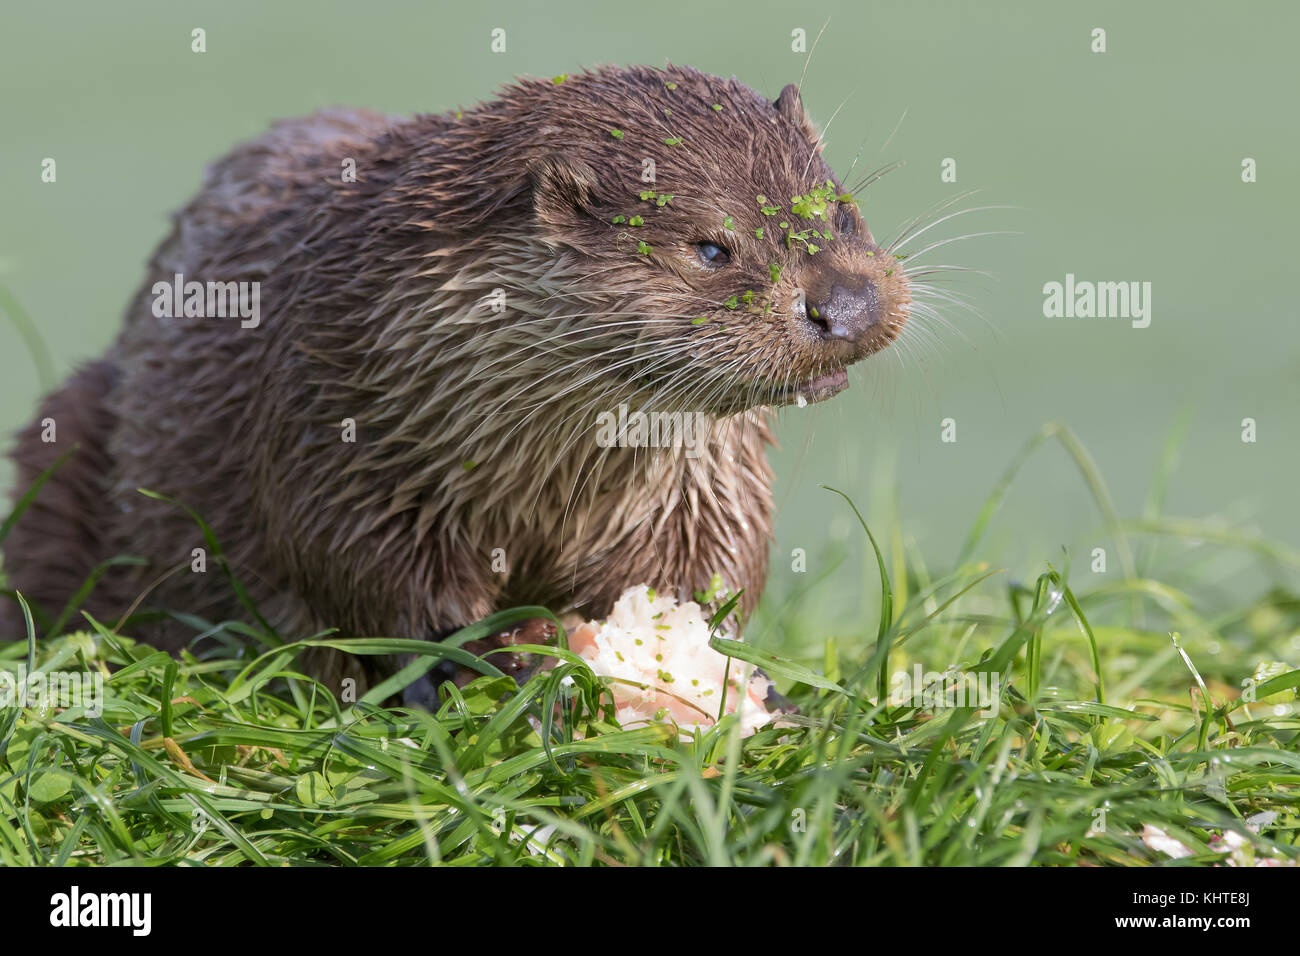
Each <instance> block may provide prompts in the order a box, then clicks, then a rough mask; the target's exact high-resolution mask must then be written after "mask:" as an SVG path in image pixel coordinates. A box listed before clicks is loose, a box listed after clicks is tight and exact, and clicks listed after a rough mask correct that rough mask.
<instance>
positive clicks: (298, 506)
mask: <svg viewBox="0 0 1300 956" xmlns="http://www.w3.org/2000/svg"><path fill="white" fill-rule="evenodd" d="M647 160H648V161H652V163H653V169H654V179H653V183H647V182H646V180H645V179H643V172H644V171H645V170H646V169H647V168H649V164H648V163H647ZM348 161H353V162H355V169H356V177H355V181H345V177H343V176H341V175H340V169H341V168H342V166H343V165H344V164H345V163H347V162H348ZM828 182H829V183H833V184H834V187H835V188H834V190H833V191H828V192H826V193H821V194H817V193H815V192H814V191H816V190H818V189H819V188H821V187H823V186H824V184H826V183H828ZM841 188H842V187H841V186H840V183H839V180H838V179H837V178H836V177H835V175H834V173H833V172H832V171H831V170H830V168H829V167H828V166H827V165H826V163H825V162H824V161H823V159H822V157H821V150H820V141H819V139H818V136H817V133H816V130H815V129H814V127H813V125H812V123H811V122H810V121H809V119H808V117H807V116H806V114H805V112H804V110H803V107H802V104H801V102H800V98H799V95H798V91H797V90H796V89H795V87H793V86H789V87H786V89H785V90H784V91H783V92H782V93H781V95H780V96H779V97H778V98H777V100H776V101H775V102H772V101H769V100H767V99H765V98H764V97H762V96H760V95H759V94H758V93H756V92H755V91H753V90H752V89H750V88H749V87H747V86H745V85H744V84H743V83H741V82H739V81H737V80H736V79H720V78H718V77H714V76H710V75H707V74H703V73H700V72H697V71H695V70H692V69H689V68H682V67H673V66H670V67H667V68H665V69H663V70H659V69H650V68H629V69H621V68H614V67H602V68H597V69H594V70H591V71H588V72H584V73H581V74H576V75H570V76H568V77H567V78H564V79H563V81H562V82H555V81H551V80H535V79H526V80H521V81H519V82H517V83H515V84H513V85H510V86H508V87H507V88H505V89H504V90H503V91H502V92H501V93H500V95H499V96H498V97H497V98H495V99H493V100H491V101H489V102H486V103H484V104H482V105H479V106H477V107H475V108H473V109H469V110H466V111H465V112H463V113H449V114H443V115H438V116H417V117H415V118H413V119H400V118H395V117H386V116H383V115H380V114H377V113H372V112H366V111H341V110H335V111H326V112H321V113H317V114H315V115H313V116H310V117H307V118H304V119H296V120H291V121H287V122H281V123H278V124H276V125H275V126H273V127H272V128H271V130H270V131H269V132H267V133H266V134H265V135H263V136H262V137H260V138H259V139H257V140H255V141H253V142H251V143H248V144H245V145H243V146H241V147H238V148H237V149H235V150H234V151H233V152H232V153H230V154H229V155H228V156H226V157H225V158H224V159H222V160H221V161H219V162H218V163H216V164H215V165H214V166H213V167H212V168H211V169H210V170H209V172H208V174H207V178H206V181H205V183H204V185H203V188H202V190H201V191H200V193H199V194H198V196H197V197H196V198H195V199H194V200H193V201H192V202H191V203H190V204H189V205H188V206H187V207H186V208H185V209H184V210H182V211H181V212H180V213H179V214H178V215H177V216H176V217H175V226H174V228H173V230H172V232H171V234H170V235H169V236H168V237H167V239H166V240H165V241H164V242H163V243H162V244H161V246H160V247H159V248H158V250H157V251H156V252H155V254H154V256H153V258H152V260H151V262H150V265H149V270H148V276H147V278H146V279H145V282H144V284H143V285H142V287H141V289H140V292H139V294H138V295H137V296H136V297H135V298H134V299H133V300H132V301H131V304H130V306H129V308H128V309H127V312H126V315H125V320H124V327H123V329H122V331H121V334H120V336H119V338H118V339H117V341H116V342H115V344H113V346H112V347H111V348H110V349H109V351H108V353H107V354H106V355H105V356H104V358H103V359H102V360H100V361H97V362H93V363H91V364H89V365H87V366H85V367H83V368H82V369H81V370H79V371H78V372H76V373H75V374H74V375H73V376H72V377H71V378H70V379H69V380H68V382H67V383H66V384H65V386H64V387H63V389H62V390H60V391H58V392H56V393H55V394H53V395H51V396H50V397H48V398H47V399H46V400H45V402H44V404H43V405H42V407H41V409H40V411H39V413H38V415H37V420H36V422H35V423H34V424H33V425H31V426H30V427H29V428H27V429H26V430H24V431H23V432H21V433H20V435H19V437H18V444H17V448H16V451H15V453H14V458H15V460H16V462H17V465H18V485H17V487H18V493H19V494H22V493H23V492H24V491H25V490H26V489H27V487H29V486H30V484H31V483H32V482H33V481H34V480H35V479H36V477H37V476H38V475H39V474H40V473H41V472H43V471H44V470H45V469H47V468H49V467H51V465H53V464H54V463H55V461H56V460H57V459H58V458H59V456H60V455H62V454H63V453H64V452H66V451H67V450H68V449H69V448H71V447H73V446H74V445H76V446H77V450H76V451H75V452H73V453H72V455H71V456H69V458H68V459H67V460H66V461H64V462H63V464H62V465H61V466H60V467H59V469H58V470H57V471H56V472H55V473H54V475H53V476H52V478H51V479H50V480H49V482H48V483H47V484H46V485H45V487H44V488H43V489H42V490H41V492H40V493H39V495H38V496H37V498H36V500H35V502H34V503H33V504H32V506H31V507H30V508H29V509H28V510H27V512H26V513H25V514H24V515H23V516H22V518H21V519H20V520H19V521H18V523H17V525H16V526H15V527H14V529H13V531H12V533H11V535H10V536H9V538H8V539H7V541H6V542H5V559H6V560H5V565H6V569H7V573H8V577H9V583H10V586H11V587H12V588H14V589H16V590H17V591H19V592H21V593H22V594H23V595H24V596H25V597H26V598H28V599H29V600H31V601H34V602H36V603H37V604H38V605H41V606H43V607H45V608H46V609H47V610H48V611H50V612H57V611H58V610H59V609H60V608H61V607H62V606H63V604H64V602H66V601H67V600H68V599H69V597H70V596H71V595H72V594H73V592H74V591H75V590H76V588H77V587H78V586H79V585H80V584H81V582H82V581H83V580H84V579H85V578H86V576H87V575H88V574H89V573H90V572H91V570H92V568H94V567H95V566H96V565H97V564H99V563H100V562H102V561H104V560H105V559H107V558H109V557H111V556H113V555H118V554H124V555H135V556H139V557H142V558H144V559H146V562H147V563H145V564H141V565H135V566H121V567H112V568H109V569H108V570H107V572H106V573H105V574H104V576H103V577H102V579H101V580H100V582H99V584H98V586H97V588H96V589H95V591H94V592H93V594H92V595H91V597H90V599H89V600H88V601H87V602H86V608H87V609H88V610H89V611H91V613H93V614H95V615H96V616H97V617H99V618H100V619H102V620H105V621H107V622H109V623H110V624H112V623H113V622H116V621H117V619H118V618H119V617H120V616H121V615H122V614H123V613H124V612H125V611H127V609H128V608H129V607H131V606H133V604H134V603H135V602H136V601H137V599H139V598H140V597H141V595H144V596H145V598H144V602H143V604H142V605H141V607H153V608H159V609H169V610H172V611H177V612H183V613H185V614H190V615H199V616H201V617H203V618H205V619H207V620H210V621H220V620H225V619H240V618H245V617H246V616H247V615H246V614H245V612H244V610H243V608H242V607H241V605H240V603H239V602H238V601H237V599H236V596H235V594H234V592H233V590H232V588H231V587H230V585H229V584H228V582H227V581H226V580H225V579H224V578H223V576H222V575H221V574H220V573H219V572H217V570H216V569H215V567H214V566H213V564H212V563H209V565H208V570H207V572H206V573H196V572H194V571H192V570H191V555H192V550H193V549H194V548H200V547H204V540H203V536H202V533H201V531H200V529H199V528H198V526H197V525H196V523H195V521H194V520H193V518H192V517H191V516H190V515H189V514H188V513H187V512H186V511H185V510H183V509H182V508H180V507H177V506H176V505H175V504H172V503H168V502H165V501H160V500H155V499H152V498H149V497H145V496H143V495H141V494H140V492H139V491H138V489H140V488H145V489H152V490H154V491H157V492H160V493H162V494H165V495H167V496H169V497H170V498H172V499H174V500H175V501H176V502H180V503H183V504H184V505H185V506H187V507H188V508H190V509H193V511H195V512H196V513H197V514H199V515H201V516H202V518H203V519H204V520H205V521H206V522H207V523H208V524H209V525H210V526H211V528H212V530H213V532H214V533H215V535H216V538H217V539H218V540H219V541H220V542H221V544H222V546H223V548H224V550H225V553H226V556H227V559H228V561H229V564H230V567H231V569H232V571H233V573H234V574H235V575H236V576H237V577H238V578H240V579H241V581H242V582H243V584H244V585H245V587H246V588H247V590H248V592H249V595H250V596H251V597H252V599H253V601H254V602H255V603H256V605H257V607H258V609H259V611H260V613H261V614H262V616H263V617H264V618H265V619H266V620H267V621H268V622H269V623H270V624H271V625H272V626H273V627H274V628H275V629H276V631H277V632H278V633H280V634H281V635H283V636H285V637H290V638H303V637H308V636H311V635H312V634H315V633H317V632H319V631H322V630H324V629H327V628H337V629H339V632H340V633H341V634H343V635H345V636H369V635H383V636H394V637H406V638H422V639H436V638H438V637H440V636H443V635H445V634H446V633H447V632H448V631H450V630H452V629H455V628H458V627H460V626H463V625H465V624H467V623H470V622H473V621H475V620H478V619H480V618H482V617H484V616H485V615H487V614H489V613H490V612H492V611H494V610H498V609H501V608H504V607H509V606H514V605H519V604H542V605H546V606H549V607H552V608H554V609H556V610H570V609H571V610H577V611H580V612H582V613H584V614H586V615H601V614H604V613H606V612H607V611H608V609H609V607H610V606H611V605H612V603H613V601H614V599H615V598H616V597H617V596H618V594H619V593H620V592H621V591H622V590H623V589H624V588H626V587H628V586H630V585H633V584H638V583H646V584H650V585H652V586H656V587H659V588H664V589H672V590H674V591H676V592H678V593H681V594H683V595H689V593H690V592H691V591H692V590H694V589H698V588H703V587H706V586H707V585H708V583H709V581H710V579H711V578H712V577H713V576H714V575H715V574H719V575H721V576H722V578H723V579H724V580H725V581H726V582H727V584H728V585H729V586H731V587H732V588H743V589H744V591H745V607H747V608H752V607H753V605H754V603H755V602H756V601H757V600H758V597H759V595H760V593H761V592H762V589H763V582H764V577H765V574H766V567H767V554H768V548H769V542H770V536H771V527H772V496H771V492H770V484H771V480H772V474H771V472H770V471H769V469H768V466H767V463H766V460H765V447H766V445H767V443H768V442H769V441H770V433H769V428H768V421H769V418H770V416H771V414H772V412H771V409H772V408H773V407H774V406H778V405H784V404H789V403H791V402H794V401H796V400H800V399H807V400H818V399H821V398H825V397H828V396H829V395H830V394H833V393H834V392H836V391H838V390H839V389H840V388H842V387H844V385H845V384H846V382H847V379H846V378H845V376H844V372H843V370H844V369H845V368H846V367H847V366H848V365H849V364H851V363H853V362H856V361H858V360H860V359H862V358H864V357H866V356H868V355H870V354H872V353H873V352H875V351H877V350H878V349H880V348H882V347H884V346H885V345H886V344H888V343H889V342H890V341H892V340H893V338H895V337H896V336H897V334H898V332H899V330H900V328H901V326H902V324H903V323H904V321H905V320H906V317H907V310H908V302H909V293H908V286H907V280H906V278H905V276H904V275H903V272H902V269H901V268H900V267H899V264H898V263H897V262H896V261H895V260H894V259H893V258H892V257H891V256H890V255H889V254H888V253H887V252H885V251H884V250H883V249H881V248H880V247H879V246H878V245H877V244H876V243H875V241H874V239H873V238H872V237H871V233H870V232H869V231H868V229H867V227H866V224H865V222H863V220H862V218H861V215H860V212H859V210H858V208H857V206H856V204H855V203H853V202H852V201H850V200H849V199H848V198H841V197H840V196H839V195H838V193H839V190H840V189H841ZM643 191H649V193H650V194H651V195H650V198H648V199H643V198H641V193H642V192H643ZM810 193H811V195H810ZM664 194H669V195H670V198H668V199H666V200H664V201H663V202H660V199H662V198H663V196H664ZM791 197H804V198H805V199H811V201H812V202H811V205H812V206H816V205H817V204H819V203H820V204H822V205H824V207H825V208H824V209H822V210H819V211H817V212H810V205H809V204H808V203H805V204H804V205H802V206H796V203H795V202H794V201H793V200H792V198H791ZM828 197H829V200H828ZM765 206H766V207H767V208H766V210H765V208H764V207H765ZM774 208H775V209H776V212H774V213H773V212H771V210H772V209H774ZM805 213H806V215H805ZM634 217H639V218H634ZM782 224H784V227H783V226H782ZM810 229H811V230H815V231H816V232H817V233H824V234H825V235H821V236H819V235H810V234H809V233H808V230H810ZM792 234H793V238H791V236H792ZM827 236H829V238H827ZM715 251H716V252H717V253H718V254H717V255H714V253H715ZM177 274H181V275H183V276H184V279H185V281H187V282H188V281H199V282H205V281H209V280H215V281H220V282H231V281H235V282H254V281H255V282H258V283H260V303H261V319H260V323H259V324H258V325H257V326H256V327H255V328H243V327H241V324H240V321H239V320H238V319H237V318H216V317H207V318H197V317H189V318H186V317H174V318H173V317H166V316H159V315H157V314H155V312H156V310H155V309H154V308H153V303H154V300H155V298H156V293H155V292H154V290H153V287H154V285H155V283H159V282H161V283H166V284H171V283H172V282H173V279H174V276H175V275H177ZM494 303H495V304H494ZM502 303H503V304H504V309H501V308H500V305H501V304H502ZM622 403H626V404H627V405H628V407H629V408H630V409H633V410H637V409H639V410H644V411H650V410H662V411H667V412H672V411H677V412H699V413H702V414H703V415H704V416H705V420H706V421H707V423H708V425H709V433H708V439H707V442H705V444H704V446H703V448H702V449H701V450H700V452H699V454H698V457H691V456H689V455H688V454H687V453H686V450H685V449H683V448H682V447H672V448H644V447H640V448H638V447H604V445H605V444H606V443H602V442H600V441H599V440H598V434H597V429H596V427H595V422H596V416H597V414H598V413H599V412H603V411H612V410H615V409H617V407H618V406H619V405H620V404H622ZM47 418H52V419H54V420H55V421H56V422H57V427H58V432H57V439H58V440H57V441H56V442H53V443H49V442H45V441H42V440H41V433H42V425H41V422H42V421H43V420H44V419H47ZM346 422H352V423H354V425H355V436H354V437H355V440H353V441H348V440H345V439H346V438H347V437H348V436H347V429H346V424H345V423H346ZM497 549H500V550H497ZM209 559H211V556H209ZM8 603H9V602H6V604H8ZM4 613H5V615H6V616H5V619H4V623H3V631H2V632H0V637H16V636H19V635H20V634H21V633H22V628H21V625H20V624H19V623H18V622H19V620H20V619H19V618H18V617H17V615H16V614H15V613H14V608H13V607H6V608H5V612H4ZM134 633H136V634H137V635H138V636H141V637H144V638H145V639H147V640H149V641H150V642H151V643H154V644H156V645H157V646H160V647H163V648H166V649H169V650H173V651H174V650H176V649H178V648H180V647H181V646H183V645H184V644H185V643H186V642H188V641H190V640H192V639H193V637H194V635H195V633H196V632H195V629H194V627H193V625H192V624H189V623H182V622H180V621H178V620H176V619H173V618H170V617H163V618H161V619H160V620H155V621H153V622H151V623H142V624H141V625H140V626H139V627H138V628H136V629H135V631H134ZM354 661H355V659H354V658H351V657H350V656H347V655H341V654H336V653H335V654H332V655H330V656H328V657H324V656H322V657H318V658H317V659H316V660H314V661H313V662H311V664H310V665H309V666H311V667H313V668H314V669H315V670H316V671H317V672H318V673H320V674H321V675H322V676H323V677H324V679H326V680H337V679H339V678H340V677H342V676H359V677H360V678H361V679H362V681H363V683H369V682H371V681H373V679H374V678H375V676H376V675H375V673H361V672H358V671H357V670H356V667H357V665H356V664H355V663H354ZM377 666H379V668H380V670H381V671H382V670H384V669H387V670H391V668H392V666H393V665H392V662H387V663H383V664H380V665H377Z"/></svg>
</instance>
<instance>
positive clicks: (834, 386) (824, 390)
mask: <svg viewBox="0 0 1300 956" xmlns="http://www.w3.org/2000/svg"><path fill="white" fill-rule="evenodd" d="M848 387H849V373H848V369H840V370H839V371H837V372H828V373H827V374H825V375H818V376H816V377H815V378H810V379H808V380H807V381H806V382H797V383H795V384H793V385H787V386H785V387H784V388H781V389H778V390H777V393H776V402H775V403H774V404H779V405H791V404H794V405H799V406H800V407H802V406H804V405H810V404H812V403H813V402H824V401H826V399H828V398H830V397H832V396H834V395H838V394H839V393H840V392H842V391H844V390H845V389H846V388H848Z"/></svg>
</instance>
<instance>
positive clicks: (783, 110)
mask: <svg viewBox="0 0 1300 956" xmlns="http://www.w3.org/2000/svg"><path fill="white" fill-rule="evenodd" d="M772 105H773V106H775V107H776V112H777V115H779V116H780V117H782V118H783V119H785V120H786V121H788V122H790V123H793V124H794V125H795V126H797V127H799V128H800V129H801V130H803V133H804V135H805V136H807V137H808V142H810V143H817V151H818V152H819V153H820V152H821V149H822V144H821V143H819V142H817V141H818V139H819V137H818V135H817V129H816V127H814V126H813V124H812V120H810V119H808V114H807V113H806V112H804V108H803V98H802V97H801V96H800V95H799V87H797V86H795V85H794V84H793V83H788V84H786V87H785V89H783V90H782V91H781V95H780V96H778V97H777V98H776V99H775V100H774V101H773V104H772Z"/></svg>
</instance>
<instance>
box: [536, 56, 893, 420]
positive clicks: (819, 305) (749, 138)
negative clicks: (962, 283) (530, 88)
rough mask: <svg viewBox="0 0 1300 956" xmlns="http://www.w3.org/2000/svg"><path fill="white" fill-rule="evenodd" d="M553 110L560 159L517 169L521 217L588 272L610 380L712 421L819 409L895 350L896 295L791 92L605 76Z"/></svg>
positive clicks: (656, 76)
mask: <svg viewBox="0 0 1300 956" xmlns="http://www.w3.org/2000/svg"><path fill="white" fill-rule="evenodd" d="M550 92H551V96H550V98H549V103H548V108H547V109H545V110H544V111H543V113H544V115H542V116H541V117H538V118H539V119H540V120H541V124H540V129H541V132H542V135H543V136H545V137H546V138H547V141H548V143H552V144H554V143H563V144H564V146H565V148H563V149H545V150H544V151H543V152H541V154H540V155H538V156H536V157H535V158H534V159H533V160H532V161H531V163H530V164H529V174H530V177H531V185H532V197H533V204H534V214H535V216H536V218H537V222H538V224H539V226H540V227H541V230H542V235H543V238H544V241H546V242H547V243H548V244H550V245H552V246H553V247H555V248H557V249H569V250H572V251H575V252H577V253H581V255H582V256H583V257H584V259H583V269H582V275H581V276H580V277H579V278H578V280H577V284H578V285H579V286H580V287H581V288H580V289H579V290H578V293H577V294H578V295H579V296H580V297H581V298H582V299H583V300H584V302H586V303H588V304H589V305H590V304H593V303H594V304H598V306H599V307H598V308H596V309H591V308H590V307H589V308H588V310H587V311H588V314H589V315H590V316H591V318H590V323H591V326H592V329H593V334H594V333H595V330H597V329H600V330H601V334H607V335H608V336H609V338H608V342H609V343H610V344H611V345H613V343H615V342H619V343H621V344H620V345H619V346H618V348H617V350H616V349H613V348H611V350H610V352H609V354H610V355H611V356H613V355H615V354H617V355H618V356H619V360H618V361H617V362H611V367H615V368H617V372H614V373H612V374H611V379H614V380H618V381H620V382H622V383H623V384H626V385H630V386H631V385H634V386H637V387H639V388H640V389H641V390H642V391H643V393H645V394H649V395H653V396H654V397H656V398H657V399H658V400H660V401H669V402H675V403H678V404H680V405H682V406H684V407H693V408H696V409H699V410H703V411H709V412H713V413H718V414H729V413H734V412H738V411H742V410H744V409H746V408H750V407H754V406H758V405H782V404H788V403H792V402H800V403H802V402H804V401H819V400H821V399H825V398H828V397H830V396H831V395H834V394H836V393H837V392H839V391H841V390H842V389H844V388H846V387H847V385H848V375H847V368H848V366H850V365H852V364H854V363H855V362H859V361H861V360H863V359H865V358H867V357H868V356H870V355H872V354H873V353H875V352H877V351H879V350H880V349H882V348H884V347H885V346H886V345H888V344H889V343H890V342H892V341H893V340H894V339H895V338H896V337H897V336H898V334H899V332H900V330H901V329H902V327H903V324H904V323H905V322H906V321H907V316H908V306H909V302H910V295H909V291H908V281H907V278H906V276H905V275H904V273H903V270H902V268H901V267H900V264H899V262H898V261H897V260H896V259H895V258H894V257H893V256H891V255H890V254H889V252H887V251H886V250H885V249H882V248H881V247H880V245H879V244H877V242H876V241H875V239H874V238H873V237H872V235H871V231H870V229H868V228H867V224H866V222H865V221H864V220H863V218H862V212H861V201H862V197H860V196H852V195H849V194H848V193H847V192H846V191H845V188H844V186H843V185H842V183H841V182H840V180H839V179H838V178H837V177H836V175H835V173H834V172H833V171H832V170H831V169H830V167H829V166H828V165H827V164H826V163H825V162H824V160H823V159H822V155H821V142H820V139H819V137H818V135H817V133H816V130H815V129H814V127H813V125H812V123H811V122H810V121H809V119H808V117H807V115H806V114H805V112H804V109H803V106H802V103H801V101H800V97H799V91H798V89H797V88H796V87H794V86H793V85H791V86H787V87H786V88H785V89H784V90H782V92H781V94H780V96H778V97H777V99H776V100H775V101H769V100H767V99H765V98H764V97H761V96H760V95H759V94H757V93H756V92H755V91H753V90H752V89H750V88H749V87H747V86H745V85H744V84H742V83H740V82H739V81H737V80H735V79H731V80H724V79H721V78H718V77H714V76H709V75H707V74H703V73H699V72H697V71H694V70H690V69H686V68H678V67H670V68H668V69H665V70H651V69H645V68H634V69H629V70H619V69H612V68H607V69H601V70H597V71H595V72H592V73H586V74H582V75H580V76H577V77H572V78H568V79H566V80H565V82H564V83H562V84H559V85H557V86H556V88H555V89H554V90H552V91H550ZM629 319H639V320H640V321H639V322H636V321H629ZM629 340H633V341H634V343H635V344H631V343H630V342H629ZM602 387H608V383H603V384H602Z"/></svg>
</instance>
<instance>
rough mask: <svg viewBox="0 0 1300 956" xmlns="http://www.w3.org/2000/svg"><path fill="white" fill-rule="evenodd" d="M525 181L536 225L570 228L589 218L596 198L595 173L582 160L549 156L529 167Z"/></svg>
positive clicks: (562, 156) (532, 163)
mask: <svg viewBox="0 0 1300 956" xmlns="http://www.w3.org/2000/svg"><path fill="white" fill-rule="evenodd" d="M528 177H529V180H530V181H531V182H532V186H533V210H534V212H536V214H537V219H538V221H540V222H543V223H547V224H549V225H553V226H562V227H564V226H573V225H575V224H576V223H577V222H578V221H579V220H580V219H583V218H586V217H587V216H589V215H590V213H591V208H592V205H593V203H594V201H595V196H596V186H597V180H596V171H595V170H593V169H592V168H591V167H590V166H588V165H587V164H586V163H584V162H583V161H582V160H580V159H574V158H573V157H570V156H564V155H562V154H560V153H548V154H547V155H545V156H542V157H541V158H539V159H536V160H534V161H533V162H531V163H529V165H528Z"/></svg>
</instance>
